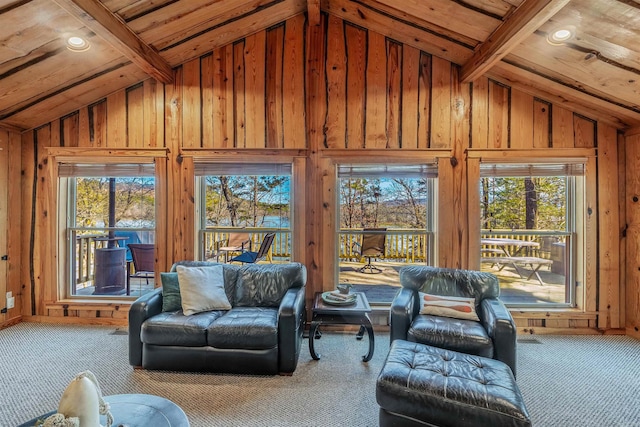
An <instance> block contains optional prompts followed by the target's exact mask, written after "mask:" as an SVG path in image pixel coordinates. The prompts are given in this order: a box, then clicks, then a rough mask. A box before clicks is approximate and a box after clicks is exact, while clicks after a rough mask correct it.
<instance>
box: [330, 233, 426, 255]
mask: <svg viewBox="0 0 640 427" xmlns="http://www.w3.org/2000/svg"><path fill="white" fill-rule="evenodd" d="M366 233H370V231H367V232H366ZM363 234H365V231H364V230H362V229H346V228H343V229H341V230H340V233H339V237H338V239H339V242H338V243H339V246H338V247H339V248H340V249H339V255H338V257H339V258H340V259H342V260H359V259H360V258H362V256H361V255H360V245H361V242H362V235H363ZM384 234H385V236H386V238H385V245H384V255H383V256H382V257H381V259H386V260H394V261H403V262H426V261H428V260H429V255H430V254H431V253H432V249H431V248H432V247H433V233H429V232H426V231H423V230H416V229H387V230H386V231H384Z"/></svg>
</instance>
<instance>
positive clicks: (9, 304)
mask: <svg viewBox="0 0 640 427" xmlns="http://www.w3.org/2000/svg"><path fill="white" fill-rule="evenodd" d="M15 306H16V299H15V298H14V297H11V298H7V308H8V309H9V308H13V307H15Z"/></svg>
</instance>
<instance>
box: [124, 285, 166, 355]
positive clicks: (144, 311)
mask: <svg viewBox="0 0 640 427" xmlns="http://www.w3.org/2000/svg"><path fill="white" fill-rule="evenodd" d="M161 311H162V289H161V288H158V289H156V290H154V291H153V292H149V293H148V294H145V295H142V296H141V297H140V298H138V299H137V300H135V301H134V302H133V304H131V308H129V364H130V365H132V366H142V341H141V340H140V331H141V330H142V323H143V322H144V321H145V320H147V319H148V318H150V317H151V316H155V315H156V314H158V313H160V312H161Z"/></svg>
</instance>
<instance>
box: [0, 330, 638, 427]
mask: <svg viewBox="0 0 640 427" xmlns="http://www.w3.org/2000/svg"><path fill="white" fill-rule="evenodd" d="M519 341H520V342H519V344H518V369H519V371H518V384H519V385H520V388H521V390H522V393H523V396H524V399H525V402H526V404H527V408H528V410H529V413H530V415H531V419H532V421H533V425H534V426H536V427H556V426H576V427H578V426H594V427H596V426H598V427H600V426H621V427H627V426H629V427H633V426H640V363H639V362H640V342H639V341H636V340H634V339H631V338H627V337H623V336H535V337H528V336H527V337H522V339H520V340H519ZM127 342H128V337H127V335H126V330H117V329H116V328H113V327H93V326H65V325H46V324H44V325H43V324H35V323H21V324H18V325H16V326H12V327H10V328H7V329H4V330H1V331H0V426H2V427H11V426H16V425H18V424H20V423H22V422H25V421H26V420H29V419H31V418H33V417H36V416H38V415H40V414H42V413H45V412H47V411H50V410H52V409H55V408H56V406H57V403H58V401H59V399H60V396H61V394H62V392H63V390H64V388H65V387H66V385H67V384H68V382H69V380H70V379H71V378H72V377H73V376H74V375H76V374H77V373H79V372H81V371H84V370H91V371H92V372H93V373H94V374H95V375H96V376H97V378H98V380H99V381H100V385H101V387H102V391H103V393H104V394H105V395H108V394H119V393H146V394H155V395H159V396H163V397H166V398H168V399H170V400H172V401H174V402H175V403H177V404H178V405H179V406H180V407H182V408H183V409H184V411H185V413H186V414H187V416H188V417H189V420H190V422H191V425H192V426H194V427H200V426H202V427H205V426H207V427H215V426H249V427H252V426H256V427H259V426H265V427H267V426H268V427H280V426H282V427H287V426H318V427H324V426H327V427H331V426H344V427H358V426H369V427H373V426H377V425H378V406H377V404H376V401H375V381H376V378H377V375H378V373H379V372H380V368H381V366H382V364H383V362H384V358H385V356H386V353H387V351H388V348H389V344H388V334H382V333H380V334H377V336H376V351H375V354H374V356H373V359H372V360H371V361H370V362H369V363H363V362H362V361H361V356H362V355H364V354H365V353H366V352H367V345H368V344H367V339H366V338H365V339H363V340H362V341H357V340H356V339H355V337H354V335H352V334H343V333H324V334H323V337H322V338H321V339H320V340H319V341H317V345H316V350H317V351H318V352H319V353H321V354H322V358H321V360H319V361H314V360H312V359H311V357H310V356H309V352H308V348H307V345H308V344H307V341H306V340H305V341H304V343H303V348H302V352H301V356H300V361H299V365H298V369H297V370H296V372H295V373H294V374H293V375H292V376H290V377H284V376H241V375H216V374H197V373H178V372H152V371H144V370H133V369H132V368H131V367H130V366H129V365H128V361H127ZM452 425H455V414H452ZM150 427H153V426H150Z"/></svg>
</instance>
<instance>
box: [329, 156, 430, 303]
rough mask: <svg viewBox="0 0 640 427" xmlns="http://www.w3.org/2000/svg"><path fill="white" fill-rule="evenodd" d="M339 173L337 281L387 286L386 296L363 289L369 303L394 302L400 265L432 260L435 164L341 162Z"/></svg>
mask: <svg viewBox="0 0 640 427" xmlns="http://www.w3.org/2000/svg"><path fill="white" fill-rule="evenodd" d="M337 170H338V190H339V191H338V194H339V209H340V210H339V217H340V222H339V229H338V230H337V239H336V241H337V248H336V252H337V258H338V260H337V262H336V265H339V274H338V282H339V283H349V284H352V285H364V286H369V285H372V286H378V285H386V286H379V287H380V288H384V287H387V288H389V290H388V292H387V293H386V295H385V294H382V293H381V292H380V289H378V292H375V293H374V292H372V291H371V289H367V288H362V290H363V291H364V292H365V293H367V292H369V293H368V294H367V297H368V299H369V302H370V303H374V304H375V303H381V304H384V303H390V302H391V299H392V298H393V295H395V291H396V290H397V286H399V278H398V275H397V270H398V269H399V267H400V266H402V265H403V264H407V263H427V264H432V262H433V259H434V250H433V248H434V245H433V242H434V233H433V230H434V215H433V213H434V212H435V198H434V188H435V185H436V177H437V165H436V164H435V163H434V164H422V165H375V164H373V165H364V164H342V165H339V166H338V169H337ZM377 274H380V275H381V276H376V275H377ZM394 287H396V288H395V289H394Z"/></svg>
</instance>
